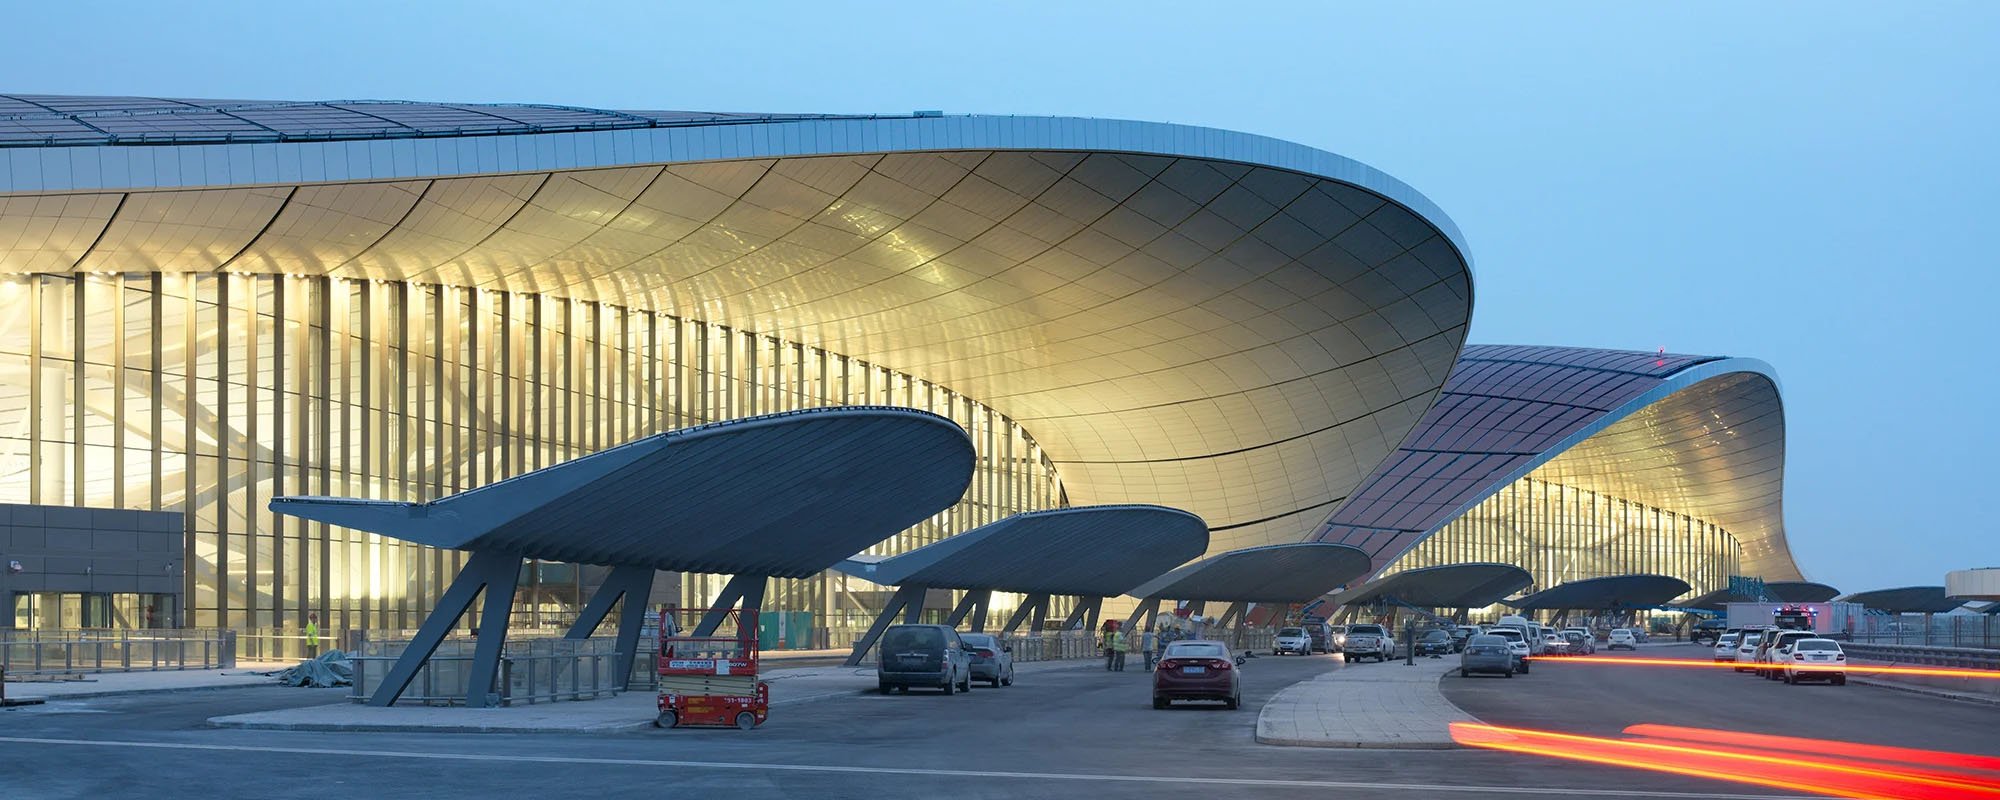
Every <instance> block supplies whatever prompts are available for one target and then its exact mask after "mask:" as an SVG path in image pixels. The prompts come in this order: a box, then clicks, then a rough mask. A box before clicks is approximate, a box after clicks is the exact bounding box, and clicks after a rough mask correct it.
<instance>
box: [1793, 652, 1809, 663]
mask: <svg viewBox="0 0 2000 800" xmlns="http://www.w3.org/2000/svg"><path fill="white" fill-rule="evenodd" d="M1792 660H1793V661H1804V660H1806V654H1804V653H1793V654H1792Z"/></svg>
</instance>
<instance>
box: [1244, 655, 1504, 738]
mask: <svg viewBox="0 0 2000 800" xmlns="http://www.w3.org/2000/svg"><path fill="white" fill-rule="evenodd" d="M1392 663H1393V662H1392ZM1419 663H1422V662H1419ZM1427 666H1428V665H1427ZM1348 669H1352V667H1339V668H1336V669H1334V670H1331V671H1329V672H1325V673H1321V674H1320V675H1317V676H1314V677H1312V678H1308V679H1306V680H1303V681H1299V682H1297V683H1294V684H1292V685H1290V686H1287V687H1285V688H1284V689H1281V690H1279V691H1278V693H1277V694H1275V695H1272V697H1271V699H1270V700H1268V701H1265V703H1264V706H1263V708H1262V709H1260V710H1259V711H1258V714H1257V725H1256V728H1255V733H1254V734H1253V736H1252V738H1253V740H1254V741H1256V742H1257V743H1258V744H1264V745H1273V746H1279V747H1319V748H1327V749H1345V750H1455V749H1458V748H1459V747H1460V746H1461V745H1459V744H1458V743H1457V742H1455V741H1452V740H1451V739H1450V735H1449V732H1448V726H1449V724H1450V723H1451V722H1457V721H1472V722H1477V721H1478V719H1477V718H1475V717H1473V716H1472V715H1470V714H1467V713H1465V710H1464V709H1461V708H1459V707H1458V706H1457V705H1456V704H1453V703H1452V702H1451V701H1450V700H1447V699H1445V697H1444V692H1443V690H1442V689H1441V688H1439V684H1440V683H1441V682H1442V681H1443V680H1444V678H1445V676H1446V675H1448V674H1450V673H1451V671H1452V670H1451V669H1450V668H1440V670H1439V671H1438V672H1436V673H1435V674H1434V675H1431V676H1429V679H1428V680H1426V679H1424V678H1423V677H1421V676H1418V677H1414V679H1411V680H1393V679H1391V680H1386V681H1385V680H1381V678H1383V677H1384V675H1382V674H1377V673H1369V672H1356V673H1354V674H1353V675H1352V676H1351V680H1343V676H1342V674H1341V673H1343V672H1345V671H1346V670H1348ZM1329 684H1339V685H1340V686H1342V687H1366V688H1361V689H1353V688H1347V689H1346V690H1345V692H1343V690H1342V689H1336V688H1334V687H1333V686H1330V685H1329ZM1307 693H1314V694H1319V695H1324V696H1320V697H1311V698H1305V697H1302V695H1305V694H1307ZM1343 693H1346V694H1363V695H1366V696H1367V697H1370V698H1377V699H1384V698H1401V699H1403V700H1404V701H1406V703H1407V702H1408V701H1413V700H1414V701H1417V702H1418V703H1419V704H1420V705H1422V704H1424V703H1425V702H1426V701H1431V700H1435V702H1434V703H1428V704H1427V705H1422V707H1424V708H1431V709H1432V710H1435V709H1434V707H1435V706H1436V705H1438V704H1442V705H1443V706H1445V707H1448V708H1449V709H1451V711H1452V712H1455V714H1454V716H1452V717H1451V718H1448V719H1447V718H1442V717H1440V718H1438V719H1436V720H1434V721H1435V722H1436V723H1437V727H1438V731H1437V733H1438V737H1435V738H1434V737H1430V736H1425V737H1423V738H1416V739H1399V738H1396V737H1400V736H1405V735H1409V732H1408V731H1406V730H1398V731H1391V730H1389V729H1390V728H1392V727H1395V726H1392V725H1385V726H1383V727H1382V729H1381V733H1380V736H1381V738H1368V739H1363V738H1356V736H1357V735H1358V734H1359V733H1360V732H1359V731H1357V732H1355V733H1349V734H1347V735H1346V736H1345V737H1342V736H1339V735H1333V734H1330V735H1328V736H1325V737H1313V738H1304V737H1296V736H1285V735H1280V734H1273V733H1266V732H1265V728H1266V725H1265V722H1266V715H1267V714H1272V713H1273V712H1274V710H1277V713H1291V710H1292V709H1294V708H1295V707H1297V706H1298V705H1301V704H1306V705H1312V706H1314V707H1316V708H1317V707H1321V706H1328V705H1332V706H1337V707H1352V706H1351V705H1347V704H1343V702H1342V701H1343V700H1345V699H1348V698H1343V697H1340V696H1339V695H1341V694H1343ZM1419 710H1421V709H1420V708H1418V709H1405V710H1399V711H1395V712H1381V713H1385V714H1391V715H1394V718H1395V719H1397V720H1402V719H1406V716H1405V715H1406V714H1407V713H1410V712H1412V711H1419ZM1342 716H1343V717H1344V718H1348V719H1352V718H1353V717H1352V715H1348V714H1344V713H1343V714H1342ZM1426 724H1428V722H1427V723H1426ZM1293 726H1294V727H1300V726H1298V725H1296V723H1293Z"/></svg>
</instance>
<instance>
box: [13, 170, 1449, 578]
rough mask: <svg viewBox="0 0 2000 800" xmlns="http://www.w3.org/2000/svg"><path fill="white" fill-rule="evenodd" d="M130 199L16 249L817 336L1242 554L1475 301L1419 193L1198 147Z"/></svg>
mask: <svg viewBox="0 0 2000 800" xmlns="http://www.w3.org/2000/svg"><path fill="white" fill-rule="evenodd" d="M81 198H89V199H88V200H84V199H81ZM120 201H121V198H120V196H119V195H117V194H93V195H69V196H65V195H43V196H12V197H5V198H0V202H4V203H6V204H7V205H6V206H4V207H0V208H4V211H0V271H7V272H18V271H24V270H37V271H56V272H61V271H67V270H68V269H70V266H69V265H72V264H76V265H78V266H77V267H76V269H79V270H83V271H112V270H118V271H131V270H162V271H169V272H174V271H222V272H288V273H296V274H304V275H321V274H324V275H333V276H339V277H349V278H376V279H384V280H410V281H417V282H421V283H439V284H446V285H456V286H467V287H477V288H482V289H493V290H505V291H515V292H530V293H540V294H546V295H553V296H561V297H570V298H576V299H582V300H594V301H599V302H606V303H614V304H618V305H622V306H627V307H632V308H638V309H645V310H653V311H661V312H667V313H672V314H675V315H677V316H681V317H685V318H692V319H702V320H708V321H711V322H715V323H719V324H726V325H730V326H732V327H734V328H737V329H739V330H754V331H757V332H759V333H761V334H764V335H768V336H776V337H780V338H783V339H787V340H793V341H802V342H806V343H809V344H812V345H815V346H820V347H825V348H826V349H829V350H832V351H835V352H839V353H844V354H847V355H850V356H853V357H855V358H858V359H862V360H865V361H867V362H869V363H872V364H881V365H885V366H890V367H893V368H895V369H898V370H902V371H905V372H908V373H911V374H914V375H917V376H920V377H922V378H924V379H927V380H930V381H933V382H936V383H939V384H942V385H945V386H949V387H951V388H952V389H953V390H955V391H958V392H962V393H964V394H965V395H967V396H970V397H976V398H980V399H981V401H982V402H987V403H990V404H992V405H993V406H994V407H995V408H997V409H1000V410H1001V411H1002V412H1004V413H1006V414H1008V415H1009V416H1010V417H1013V418H1015V419H1017V420H1020V421H1021V422H1022V424H1023V425H1026V426H1028V427H1029V428H1030V429H1031V430H1032V431H1033V433H1034V435H1035V436H1036V438H1037V440H1038V441H1040V442H1042V443H1043V444H1044V446H1045V447H1046V448H1047V451H1048V452H1049V453H1050V454H1051V456H1052V457H1053V458H1055V459H1056V460H1057V461H1058V462H1062V463H1064V464H1066V465H1069V464H1074V465H1076V466H1064V467H1063V469H1064V471H1065V480H1066V485H1067V486H1068V488H1069V491H1070V497H1071V499H1072V501H1073V502H1078V503H1110V502H1154V503H1161V504H1165V505H1170V506H1175V507H1180V508H1185V509H1187V510H1189V511H1192V512H1194V513H1197V514H1200V515H1201V516H1203V517H1204V518H1206V519H1207V520H1208V521H1209V522H1210V524H1211V525H1214V526H1217V527H1220V528H1225V529H1226V530H1225V535H1219V536H1218V537H1216V540H1217V542H1218V543H1219V544H1218V545H1217V546H1216V547H1215V548H1213V549H1214V550H1216V551H1219V550H1221V549H1226V547H1225V546H1224V545H1225V544H1226V545H1227V546H1230V547H1233V546H1244V545H1251V544H1272V543H1279V542H1290V541H1296V540H1297V539H1298V538H1299V537H1300V536H1301V535H1303V534H1304V533H1305V532H1306V531H1307V530H1309V529H1310V528H1311V527H1312V524H1313V522H1315V521H1316V518H1315V515H1314V514H1308V513H1298V512H1300V511H1301V510H1302V509H1307V508H1312V507H1315V506H1317V505H1322V504H1326V503H1330V502H1332V501H1335V500H1337V499H1338V498H1341V497H1344V496H1345V495H1346V494H1347V493H1348V492H1350V491H1351V490H1352V489H1353V488H1354V485H1355V484H1356V483H1358V481H1359V480H1360V477H1361V474H1362V473H1364V472H1365V470H1366V469H1367V468H1368V467H1369V466H1371V465H1372V464H1373V463H1374V462H1375V461H1376V460H1377V459H1379V458H1380V457H1381V456H1383V455H1385V454H1386V453H1388V452H1389V451H1390V450H1391V449H1392V448H1393V447H1394V446H1395V444H1396V443H1397V442H1398V441H1400V439H1401V438H1402V437H1403V435H1404V434H1406V433H1407V432H1408V430H1409V428H1410V426H1411V425H1412V424H1413V423H1414V422H1415V419H1416V417H1417V413H1418V412H1420V411H1421V405H1422V404H1424V403H1428V401H1429V399H1430V398H1431V397H1432V396H1434V394H1435V392H1436V390H1437V388H1438V386H1439V385H1441V384H1442V382H1443V380H1444V378H1445V376H1446V374H1447V373H1448V371H1449V369H1450V367H1451V364H1452V362H1453V359H1454V358H1455V357H1456V355H1457V352H1458V349H1459V347H1460V345H1461V344H1462V343H1463V339H1464V334H1465V323H1466V320H1467V319H1468V318H1469V316H1470V285H1469V276H1468V273H1467V271H1466V268H1465V265H1464V263H1463V262H1462V261H1461V260H1460V258H1459V256H1458V253H1457V251H1456V249H1454V248H1453V247H1452V246H1450V245H1449V244H1448V243H1447V242H1446V240H1445V239H1444V237H1443V236H1441V235H1440V234H1439V233H1438V231H1437V230H1436V229H1435V228H1433V227H1432V226H1431V225H1430V224H1428V223H1426V222H1424V221H1423V220H1421V219H1419V218H1418V217H1416V216H1415V215H1413V214H1411V213H1410V212H1408V211H1405V210H1404V209H1402V208H1401V207H1399V206H1396V205H1394V204H1391V203H1388V202H1386V201H1384V200H1383V199H1382V198H1381V197H1379V196H1377V195H1375V194H1373V193H1370V192H1367V191H1364V190H1361V189H1357V188H1355V187H1353V186H1349V185H1347V184H1343V183H1339V182H1336V181H1332V180H1325V179H1320V178H1316V177H1311V176H1306V175H1301V174H1298V173H1293V172H1289V171H1285V170H1280V169H1273V168H1264V167H1253V166H1247V165H1244V164H1238V163H1231V162H1220V161H1208V160H1203V159H1194V158H1172V157H1155V156H1137V155H1124V154H1112V153H1079V152H1022V151H997V152H996V151H967V152H911V153H893V154H888V155H865V156H814V157H796V158H780V159H768V158H766V159H756V160H743V161H728V162H708V163H679V164H665V165H641V166H629V167H616V168H603V169H592V170H572V171H558V172H534V173H520V174H495V175H474V176H465V177H444V178H435V179H426V180H404V181H395V182H381V183H360V182H356V183H329V184H304V185H299V186H276V187H252V188H231V189H196V190H178V191H133V192H128V193H125V194H124V196H123V197H122V203H123V205H122V207H121V206H118V203H119V202H120ZM107 202H109V203H110V204H111V205H112V206H113V207H117V208H118V209H119V210H118V212H117V213H116V215H115V216H114V217H112V218H111V219H109V224H108V225H107V224H106V216H107V215H108V214H109V213H110V212H109V211H108V210H107V209H106V208H105V205H106V203H107ZM19 209H25V210H19ZM93 229H96V230H93ZM98 230H101V231H102V232H103V236H102V238H101V240H99V241H98V244H97V247H96V248H93V249H90V250H89V251H88V252H80V251H79V248H80V247H86V246H87V245H88V239H89V238H95V236H96V233H97V231H98ZM1412 409H1415V410H1414V411H1412ZM1086 463H1087V464H1089V466H1088V467H1085V466H1082V465H1083V464H1086ZM1072 473H1073V474H1072Z"/></svg>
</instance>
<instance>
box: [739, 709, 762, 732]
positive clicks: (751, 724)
mask: <svg viewBox="0 0 2000 800" xmlns="http://www.w3.org/2000/svg"><path fill="white" fill-rule="evenodd" d="M755 727H757V715H756V714H752V713H750V712H748V711H739V712H737V713H736V729H737V730H739V731H747V730H750V729H751V728H755Z"/></svg>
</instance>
